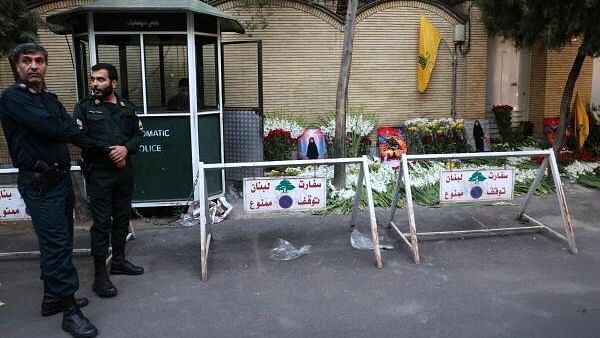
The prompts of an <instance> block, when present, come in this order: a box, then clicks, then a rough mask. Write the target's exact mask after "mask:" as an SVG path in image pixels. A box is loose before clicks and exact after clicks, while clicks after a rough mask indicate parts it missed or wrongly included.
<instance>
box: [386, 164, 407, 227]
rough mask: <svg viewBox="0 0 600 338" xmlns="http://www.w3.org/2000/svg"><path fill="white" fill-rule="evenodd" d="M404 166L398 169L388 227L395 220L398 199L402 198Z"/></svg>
mask: <svg viewBox="0 0 600 338" xmlns="http://www.w3.org/2000/svg"><path fill="white" fill-rule="evenodd" d="M402 172H403V170H402V167H400V170H398V173H397V175H398V176H397V178H396V187H395V189H394V199H393V201H392V208H391V209H390V219H389V220H388V227H390V226H391V222H393V221H394V216H395V215H396V208H397V205H398V199H400V184H402Z"/></svg>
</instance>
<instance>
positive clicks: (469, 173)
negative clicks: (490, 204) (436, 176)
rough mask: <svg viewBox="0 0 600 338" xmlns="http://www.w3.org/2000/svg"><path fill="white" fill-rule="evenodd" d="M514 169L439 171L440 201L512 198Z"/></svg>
mask: <svg viewBox="0 0 600 338" xmlns="http://www.w3.org/2000/svg"><path fill="white" fill-rule="evenodd" d="M514 182H515V172H514V169H512V168H510V169H480V170H451V171H442V172H441V173H440V202H441V203H454V202H472V201H501V200H512V199H513V190H514Z"/></svg>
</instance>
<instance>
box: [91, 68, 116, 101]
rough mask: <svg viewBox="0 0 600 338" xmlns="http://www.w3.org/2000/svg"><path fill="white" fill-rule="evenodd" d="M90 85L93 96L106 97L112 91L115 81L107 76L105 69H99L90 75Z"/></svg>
mask: <svg viewBox="0 0 600 338" xmlns="http://www.w3.org/2000/svg"><path fill="white" fill-rule="evenodd" d="M90 85H91V86H92V95H93V96H94V97H95V98H99V99H106V98H107V97H109V96H111V95H112V94H113V93H114V90H115V88H116V87H117V81H115V80H111V79H109V78H108V71H107V70H106V69H99V70H97V71H95V72H94V71H93V72H92V74H91V75H90Z"/></svg>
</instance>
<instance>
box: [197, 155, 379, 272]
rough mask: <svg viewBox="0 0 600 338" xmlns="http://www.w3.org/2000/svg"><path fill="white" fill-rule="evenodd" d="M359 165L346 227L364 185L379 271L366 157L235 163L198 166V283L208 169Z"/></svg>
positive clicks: (204, 255) (206, 236) (206, 235)
mask: <svg viewBox="0 0 600 338" xmlns="http://www.w3.org/2000/svg"><path fill="white" fill-rule="evenodd" d="M350 163H359V164H360V165H361V166H360V172H359V175H358V182H357V186H356V195H355V196H354V203H353V209H352V218H351V221H350V224H351V225H352V226H354V225H355V221H356V214H357V212H358V207H359V203H360V195H361V191H362V188H363V184H364V185H365V189H366V192H367V203H368V209H369V218H370V226H371V236H372V239H373V244H374V250H373V252H374V255H375V265H376V266H377V268H379V269H381V268H382V266H383V265H382V262H381V252H380V248H379V235H378V233H377V220H376V218H375V207H374V204H373V192H372V190H371V181H370V175H369V162H368V160H367V157H366V156H363V157H356V158H335V159H322V160H297V161H272V162H239V163H216V164H205V163H203V162H201V163H200V167H199V172H198V183H200V184H198V185H197V186H198V187H199V188H200V191H197V192H196V195H197V196H200V198H199V200H200V208H201V210H200V266H201V270H202V280H203V281H205V280H206V279H207V278H208V254H209V249H210V241H211V227H210V224H208V223H209V220H210V217H208V194H207V191H206V179H205V173H204V171H205V170H208V169H226V168H261V167H276V166H307V165H328V164H350Z"/></svg>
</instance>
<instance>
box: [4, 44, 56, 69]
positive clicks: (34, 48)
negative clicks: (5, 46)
mask: <svg viewBox="0 0 600 338" xmlns="http://www.w3.org/2000/svg"><path fill="white" fill-rule="evenodd" d="M35 52H42V55H44V61H46V63H48V51H46V48H44V47H42V45H39V44H37V43H35V42H26V43H22V44H20V45H17V46H16V47H15V48H13V49H12V50H11V51H10V53H9V55H8V59H9V61H10V62H11V63H12V64H13V65H14V66H16V65H17V63H18V62H19V58H20V57H21V55H25V54H31V53H35Z"/></svg>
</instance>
